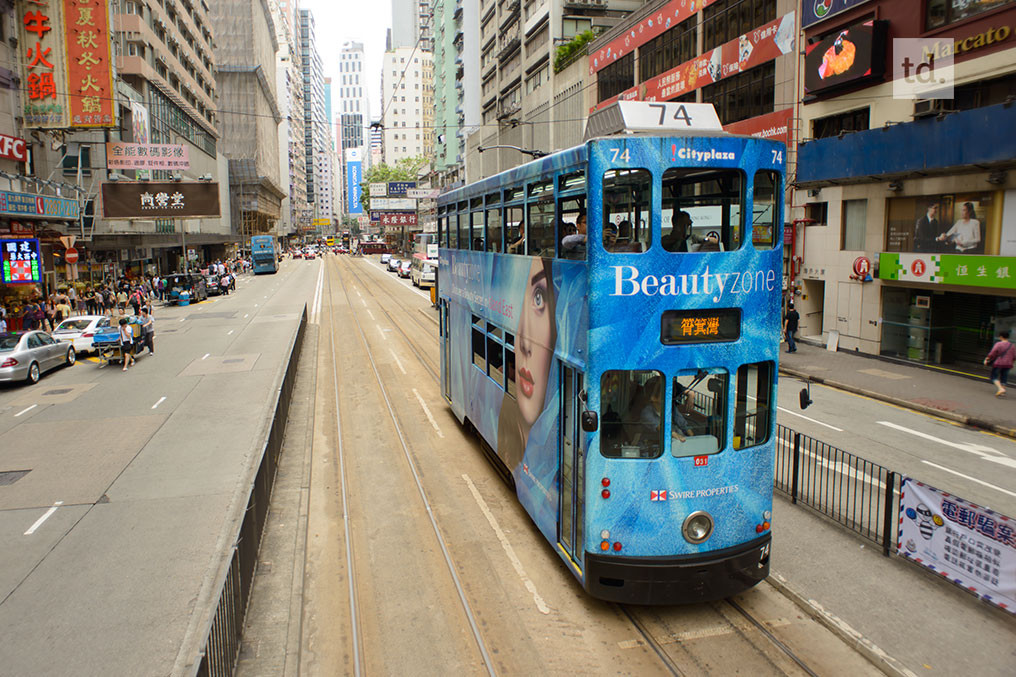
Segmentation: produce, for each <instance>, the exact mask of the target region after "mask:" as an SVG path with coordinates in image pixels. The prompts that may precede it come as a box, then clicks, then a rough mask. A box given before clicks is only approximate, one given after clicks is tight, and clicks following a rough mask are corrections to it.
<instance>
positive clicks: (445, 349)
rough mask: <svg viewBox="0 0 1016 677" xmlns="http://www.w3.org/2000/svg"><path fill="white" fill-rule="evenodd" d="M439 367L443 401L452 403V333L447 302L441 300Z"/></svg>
mask: <svg viewBox="0 0 1016 677" xmlns="http://www.w3.org/2000/svg"><path fill="white" fill-rule="evenodd" d="M441 367H442V370H443V378H442V379H441V381H442V389H443V391H444V396H445V399H446V400H448V401H449V402H451V401H452V332H451V326H450V324H449V322H448V302H447V301H445V300H444V299H442V300H441Z"/></svg>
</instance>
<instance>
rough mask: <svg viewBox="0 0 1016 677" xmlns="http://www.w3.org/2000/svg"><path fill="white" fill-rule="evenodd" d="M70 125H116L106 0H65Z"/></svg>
mask: <svg viewBox="0 0 1016 677" xmlns="http://www.w3.org/2000/svg"><path fill="white" fill-rule="evenodd" d="M63 7H64V25H65V27H66V36H67V84H68V91H69V93H70V97H69V99H70V118H71V127H115V126H116V119H115V117H116V102H115V101H114V98H115V97H114V94H115V89H114V87H113V64H112V60H111V58H110V57H111V55H112V49H111V48H110V43H109V37H110V36H109V7H108V5H107V3H106V2H104V1H103V0H63Z"/></svg>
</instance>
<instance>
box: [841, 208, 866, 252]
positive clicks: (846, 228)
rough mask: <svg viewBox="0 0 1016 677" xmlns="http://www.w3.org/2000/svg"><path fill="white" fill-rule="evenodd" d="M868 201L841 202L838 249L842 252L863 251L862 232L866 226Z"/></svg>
mask: <svg viewBox="0 0 1016 677" xmlns="http://www.w3.org/2000/svg"><path fill="white" fill-rule="evenodd" d="M867 217H868V201H867V200H844V201H843V228H842V229H841V232H842V239H841V242H840V249H842V250H843V251H848V252H852V251H864V230H865V227H866V226H867Z"/></svg>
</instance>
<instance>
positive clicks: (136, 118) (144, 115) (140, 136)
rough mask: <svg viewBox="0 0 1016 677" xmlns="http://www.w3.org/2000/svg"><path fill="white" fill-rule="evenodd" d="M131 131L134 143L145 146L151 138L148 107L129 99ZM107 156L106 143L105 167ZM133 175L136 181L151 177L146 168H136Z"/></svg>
mask: <svg viewBox="0 0 1016 677" xmlns="http://www.w3.org/2000/svg"><path fill="white" fill-rule="evenodd" d="M131 131H132V132H133V133H134V138H133V141H134V143H136V144H138V145H142V146H146V145H148V144H149V143H150V142H151V138H149V136H148V107H147V106H145V104H143V103H141V102H140V101H131ZM184 152H186V149H184ZM160 155H161V153H160ZM109 158H110V153H109V145H108V144H107V145H106V160H107V164H106V166H107V167H109V166H110V165H109V164H108V161H109ZM187 168H190V162H188V163H187ZM135 177H136V178H137V179H138V181H150V180H151V179H152V172H151V171H149V170H148V169H138V172H137V173H136V174H135Z"/></svg>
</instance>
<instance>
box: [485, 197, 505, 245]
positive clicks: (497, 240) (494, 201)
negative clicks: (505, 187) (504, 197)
mask: <svg viewBox="0 0 1016 677" xmlns="http://www.w3.org/2000/svg"><path fill="white" fill-rule="evenodd" d="M499 202H501V196H500V195H499V194H498V193H492V194H491V195H488V196H487V251H489V252H500V251H501V250H502V247H503V244H502V242H501V207H500V205H499V204H498V203H499Z"/></svg>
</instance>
